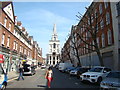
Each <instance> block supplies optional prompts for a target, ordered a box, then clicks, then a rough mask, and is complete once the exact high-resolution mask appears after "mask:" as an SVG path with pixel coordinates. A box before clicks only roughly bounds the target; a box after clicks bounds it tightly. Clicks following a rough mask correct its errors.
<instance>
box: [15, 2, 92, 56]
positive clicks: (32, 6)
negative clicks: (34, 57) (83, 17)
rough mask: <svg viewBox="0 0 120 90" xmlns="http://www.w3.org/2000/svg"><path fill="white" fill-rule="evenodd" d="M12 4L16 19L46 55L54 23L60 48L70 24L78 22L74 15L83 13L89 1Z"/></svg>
mask: <svg viewBox="0 0 120 90" xmlns="http://www.w3.org/2000/svg"><path fill="white" fill-rule="evenodd" d="M13 5H14V12H15V15H16V16H18V21H21V22H22V26H23V27H25V28H26V30H27V32H28V33H29V35H30V36H33V37H34V40H35V41H37V42H38V44H39V46H40V47H41V48H42V50H43V57H46V54H47V52H48V46H49V40H50V39H51V36H52V32H53V25H54V23H55V24H56V26H57V33H58V39H59V40H60V47H61V48H62V46H63V45H64V43H65V39H66V38H67V35H68V33H69V32H70V29H71V26H72V25H76V24H77V23H78V21H77V20H76V19H77V17H76V15H78V12H80V13H81V14H84V12H85V7H87V6H88V5H90V2H14V3H13Z"/></svg>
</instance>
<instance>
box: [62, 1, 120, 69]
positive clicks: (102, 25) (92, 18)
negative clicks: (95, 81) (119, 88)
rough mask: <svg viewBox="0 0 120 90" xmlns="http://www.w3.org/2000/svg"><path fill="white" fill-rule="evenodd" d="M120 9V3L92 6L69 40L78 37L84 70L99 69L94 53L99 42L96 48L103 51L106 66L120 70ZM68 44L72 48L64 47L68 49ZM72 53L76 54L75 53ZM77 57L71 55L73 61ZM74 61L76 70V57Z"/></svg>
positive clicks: (99, 3)
mask: <svg viewBox="0 0 120 90" xmlns="http://www.w3.org/2000/svg"><path fill="white" fill-rule="evenodd" d="M119 6H120V4H119V2H92V3H91V5H90V6H89V7H88V8H87V11H86V12H85V14H84V15H83V16H82V18H81V19H80V21H79V23H78V25H75V26H73V27H72V28H71V35H70V37H71V36H72V38H71V40H70V41H72V39H73V38H74V37H75V41H76V46H77V49H78V53H79V54H78V55H79V57H80V61H81V64H82V66H99V65H100V61H99V58H98V55H97V53H96V51H95V50H96V48H95V42H96V43H97V44H96V45H97V46H96V47H97V48H99V50H100V53H101V55H102V58H103V63H104V65H105V66H106V67H110V68H112V69H115V70H118V69H120V67H119V64H120V57H119V56H120V52H119V48H120V47H119V45H120V44H119V43H120V39H119V38H118V37H119V34H120V31H119V30H120V24H119V23H120V22H119V12H120V7H119ZM90 31H91V32H92V34H91V32H90ZM93 32H96V33H93ZM94 34H95V35H96V36H95V35H94ZM93 37H95V38H93ZM84 41H85V42H84ZM66 44H69V45H70V43H68V42H66V43H65V46H66ZM72 44H73V43H72ZM65 46H64V47H63V50H64V51H66V47H65ZM70 52H74V50H71V51H70ZM62 54H63V53H62ZM74 56H75V55H73V54H71V57H74ZM64 58H65V57H64ZM72 61H74V62H73V63H74V64H75V66H77V63H78V60H77V59H76V57H74V58H73V59H72Z"/></svg>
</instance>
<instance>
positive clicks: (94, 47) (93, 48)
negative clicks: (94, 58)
mask: <svg viewBox="0 0 120 90" xmlns="http://www.w3.org/2000/svg"><path fill="white" fill-rule="evenodd" d="M92 45H95V43H94V41H92ZM93 50H95V46H93Z"/></svg>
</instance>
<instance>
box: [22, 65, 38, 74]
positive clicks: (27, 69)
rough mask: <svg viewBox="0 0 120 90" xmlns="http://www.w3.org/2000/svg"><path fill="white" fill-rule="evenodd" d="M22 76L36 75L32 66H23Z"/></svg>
mask: <svg viewBox="0 0 120 90" xmlns="http://www.w3.org/2000/svg"><path fill="white" fill-rule="evenodd" d="M23 71H24V72H23V74H24V75H26V74H29V75H34V74H35V73H36V71H35V67H34V66H31V65H29V64H24V65H23Z"/></svg>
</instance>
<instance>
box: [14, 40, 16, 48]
mask: <svg viewBox="0 0 120 90" xmlns="http://www.w3.org/2000/svg"><path fill="white" fill-rule="evenodd" d="M15 46H16V41H14V44H13V49H15Z"/></svg>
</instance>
